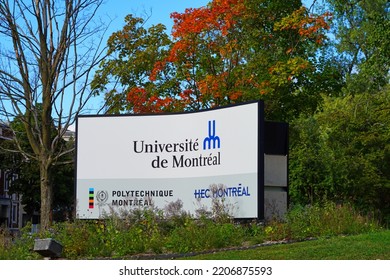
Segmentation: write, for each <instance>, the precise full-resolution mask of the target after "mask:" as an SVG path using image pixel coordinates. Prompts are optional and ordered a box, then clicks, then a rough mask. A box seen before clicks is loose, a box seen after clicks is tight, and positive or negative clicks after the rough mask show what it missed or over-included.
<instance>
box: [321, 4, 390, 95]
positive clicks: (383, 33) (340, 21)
mask: <svg viewBox="0 0 390 280" xmlns="http://www.w3.org/2000/svg"><path fill="white" fill-rule="evenodd" d="M317 2H318V3H321V1H317ZM324 2H325V8H326V9H327V10H329V11H330V12H331V13H332V15H333V20H332V28H331V30H330V34H332V37H333V38H334V40H333V46H334V47H335V49H334V53H333V54H334V60H335V62H336V61H338V64H339V67H340V69H341V73H342V74H343V76H344V79H345V82H346V87H345V92H347V93H353V94H355V93H362V92H367V91H369V92H376V91H378V90H381V89H382V88H383V87H385V86H386V85H387V84H388V83H389V78H390V77H389V73H390V55H389V53H390V3H389V1H388V0H326V1H324Z"/></svg>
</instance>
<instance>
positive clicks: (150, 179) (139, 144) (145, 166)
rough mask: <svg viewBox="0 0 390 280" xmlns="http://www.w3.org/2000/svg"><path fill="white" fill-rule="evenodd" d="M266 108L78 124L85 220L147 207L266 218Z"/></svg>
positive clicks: (91, 118) (80, 209)
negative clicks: (219, 208) (215, 209)
mask: <svg viewBox="0 0 390 280" xmlns="http://www.w3.org/2000/svg"><path fill="white" fill-rule="evenodd" d="M262 127H263V103H262V102H252V103H246V104H241V105H235V106H229V107H223V108H218V109H213V110H205V111H199V112H193V113H179V114H163V115H117V116H112V115H104V116H102V115H88V116H87V115H85V116H78V118H77V129H76V133H77V134H76V139H77V142H76V145H77V162H76V166H77V168H76V189H77V190H76V199H77V202H76V203H77V216H78V218H80V219H97V218H102V217H103V216H104V215H105V214H108V213H110V212H111V211H121V210H131V209H134V208H142V207H145V206H151V205H153V206H155V207H157V208H160V209H164V208H165V207H166V206H167V205H168V204H170V203H174V202H177V201H178V200H180V201H181V202H182V204H183V210H185V211H188V212H190V213H192V214H194V213H195V211H196V210H197V209H201V208H202V209H206V210H211V207H212V202H213V201H216V200H219V202H223V203H224V205H226V206H227V207H228V208H229V212H230V213H231V214H232V215H233V216H234V217H235V218H263V217H262V216H263V211H264V207H263V199H264V198H263V196H264V189H263V182H264V179H263V176H262V172H263V171H262V170H263V152H262V149H263V148H262V142H263V141H262V139H263V132H262Z"/></svg>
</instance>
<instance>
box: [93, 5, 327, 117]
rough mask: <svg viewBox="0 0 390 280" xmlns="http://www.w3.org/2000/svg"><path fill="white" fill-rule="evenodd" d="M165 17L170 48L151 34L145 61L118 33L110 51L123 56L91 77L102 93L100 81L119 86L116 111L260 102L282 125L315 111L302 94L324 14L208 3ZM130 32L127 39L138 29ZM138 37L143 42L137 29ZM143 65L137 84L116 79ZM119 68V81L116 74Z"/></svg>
mask: <svg viewBox="0 0 390 280" xmlns="http://www.w3.org/2000/svg"><path fill="white" fill-rule="evenodd" d="M171 18H172V19H173V21H174V25H173V30H172V38H171V41H170V42H168V38H167V37H164V36H165V35H161V34H160V35H157V34H154V36H155V37H158V36H161V37H164V40H165V41H164V42H165V44H164V45H160V46H156V45H152V44H154V42H152V41H153V40H152V39H151V38H149V39H150V40H151V41H150V42H147V41H145V42H144V43H145V44H146V45H145V46H146V47H145V52H147V53H148V54H147V58H145V57H144V56H145V53H143V52H142V50H140V52H136V51H134V52H131V51H130V49H128V47H126V43H125V42H127V40H129V39H128V38H126V37H125V36H124V35H125V34H120V32H119V33H116V34H114V35H113V37H115V38H116V40H112V41H111V43H112V45H110V49H114V50H115V52H117V53H118V54H120V53H122V52H123V51H124V50H127V51H128V54H129V55H128V56H127V57H126V56H125V57H124V56H120V57H118V58H116V59H114V60H113V59H108V60H107V61H106V63H107V64H110V67H109V68H108V69H104V68H102V70H100V72H98V75H97V79H96V81H98V82H97V83H95V84H98V85H100V89H102V87H101V85H102V84H104V83H102V82H101V81H107V77H116V78H118V79H120V80H121V85H122V86H124V88H123V92H122V93H121V94H122V98H121V99H119V101H120V102H122V103H121V104H122V105H121V106H119V107H117V108H119V111H121V110H123V109H126V110H128V111H130V112H134V113H146V112H163V111H183V110H199V109H204V108H211V107H216V106H221V105H227V104H231V103H236V102H244V101H248V100H257V99H264V100H266V101H267V102H266V116H267V117H269V118H272V119H280V120H286V119H289V118H290V117H292V116H294V115H296V114H298V113H299V112H301V111H302V110H306V109H308V110H310V109H314V108H315V107H316V105H317V102H318V95H317V93H316V92H310V90H309V88H310V84H311V83H313V82H314V81H315V75H316V66H315V65H314V64H313V61H315V52H316V50H317V49H318V48H319V47H320V46H321V45H322V44H323V42H324V40H325V35H324V32H325V31H326V29H327V28H328V22H327V21H328V20H329V15H328V14H324V15H312V14H310V13H309V12H308V10H307V9H306V8H304V7H302V3H301V1H300V0H292V1H288V2H287V3H286V1H284V0H213V1H211V2H210V3H209V4H208V5H207V6H205V7H200V8H189V9H186V10H185V12H184V13H173V14H172V15H171ZM129 23H131V22H130V21H129ZM126 29H129V28H128V27H127V26H125V28H124V31H125V30H126ZM130 29H131V30H133V32H134V34H132V36H134V35H137V32H138V31H139V30H140V29H143V27H139V28H138V30H137V29H134V26H133V27H132V28H130ZM151 31H153V30H151ZM151 31H149V32H151ZM140 33H141V34H143V35H142V36H144V37H146V35H145V34H146V33H145V30H144V29H143V32H140ZM150 34H151V33H150ZM134 39H135V40H137V39H139V38H134ZM109 43H110V42H109ZM151 49H153V51H152V52H149V51H150V50H151ZM145 60H147V63H146V64H147V67H146V68H142V71H143V74H144V75H145V77H143V79H141V80H138V81H134V80H131V79H128V80H126V79H122V78H124V77H127V76H129V75H131V74H130V73H126V70H127V71H130V69H132V68H128V69H126V68H123V63H126V62H128V61H131V63H132V65H143V66H144V64H145V63H144V62H145ZM113 61H115V62H114V63H113ZM141 62H142V63H141ZM121 66H122V68H121V69H124V72H123V73H122V74H121V73H119V72H116V71H117V70H118V69H119V67H121ZM134 71H139V68H137V69H136V70H134ZM146 76H147V78H146ZM123 93H125V95H126V101H127V102H124V101H123V100H124V99H123V97H124V94H123ZM109 94H110V93H109ZM111 96H116V94H114V95H111ZM112 100H115V101H118V100H116V99H115V98H113V99H112ZM111 105H115V104H114V103H112V104H111ZM114 107H115V106H114Z"/></svg>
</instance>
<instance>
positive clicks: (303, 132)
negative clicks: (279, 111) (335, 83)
mask: <svg viewBox="0 0 390 280" xmlns="http://www.w3.org/2000/svg"><path fill="white" fill-rule="evenodd" d="M389 104H390V90H389V87H386V88H384V89H383V90H382V91H379V92H377V93H371V92H370V93H361V94H358V95H355V96H352V95H347V96H345V97H325V98H324V104H323V109H322V111H320V112H317V113H316V114H315V115H314V116H310V117H305V118H300V119H297V120H295V121H294V124H293V125H292V127H293V131H294V132H295V133H296V134H297V135H295V136H294V138H295V141H294V142H293V145H292V147H291V153H290V183H291V184H290V189H291V192H290V193H291V195H292V199H293V200H294V201H296V202H300V203H312V202H319V201H321V200H322V199H330V200H333V201H335V202H348V203H353V204H354V205H355V206H356V207H358V208H359V209H361V210H369V211H371V210H377V211H379V212H380V213H381V214H382V218H385V217H387V219H389V214H390V212H389V209H390V208H389V206H390V130H389V127H390V107H389Z"/></svg>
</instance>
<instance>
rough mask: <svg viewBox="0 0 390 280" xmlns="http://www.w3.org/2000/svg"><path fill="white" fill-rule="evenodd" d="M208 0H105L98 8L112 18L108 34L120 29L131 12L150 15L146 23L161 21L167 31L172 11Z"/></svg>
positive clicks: (181, 9) (170, 25)
mask: <svg viewBox="0 0 390 280" xmlns="http://www.w3.org/2000/svg"><path fill="white" fill-rule="evenodd" d="M209 2H210V1H209V0H191V1H185V0H141V1H140V0H106V2H105V3H104V4H103V6H102V7H101V9H100V13H101V15H102V16H103V17H104V16H105V15H107V16H109V17H110V18H113V19H114V21H113V22H112V24H111V26H110V30H109V32H108V33H109V34H111V33H113V32H115V31H117V30H120V29H122V27H123V26H124V24H125V22H124V18H125V16H126V15H128V14H133V15H135V16H139V17H142V18H145V15H146V14H148V15H150V18H149V20H148V22H147V23H148V24H150V25H153V24H158V23H162V24H164V25H165V26H166V27H167V31H168V32H170V31H171V29H172V24H173V21H172V19H171V18H170V14H171V13H172V12H184V10H185V9H186V8H199V7H202V6H205V5H207V3H209Z"/></svg>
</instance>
